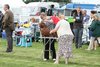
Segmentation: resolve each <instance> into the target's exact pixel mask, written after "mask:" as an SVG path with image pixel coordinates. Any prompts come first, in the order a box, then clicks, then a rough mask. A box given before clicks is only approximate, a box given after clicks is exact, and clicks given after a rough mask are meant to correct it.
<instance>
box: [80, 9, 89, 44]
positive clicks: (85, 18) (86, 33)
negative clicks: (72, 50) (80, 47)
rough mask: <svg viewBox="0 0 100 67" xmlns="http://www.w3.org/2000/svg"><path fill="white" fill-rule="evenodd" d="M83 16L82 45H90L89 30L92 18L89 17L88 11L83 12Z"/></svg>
mask: <svg viewBox="0 0 100 67" xmlns="http://www.w3.org/2000/svg"><path fill="white" fill-rule="evenodd" d="M82 14H83V27H84V28H83V36H82V43H83V44H84V43H88V40H89V30H88V23H89V19H90V16H89V15H87V11H86V10H83V11H82Z"/></svg>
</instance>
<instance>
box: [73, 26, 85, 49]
mask: <svg viewBox="0 0 100 67" xmlns="http://www.w3.org/2000/svg"><path fill="white" fill-rule="evenodd" d="M73 32H74V36H75V46H76V48H80V47H82V34H83V28H80V27H78V28H75V29H73Z"/></svg>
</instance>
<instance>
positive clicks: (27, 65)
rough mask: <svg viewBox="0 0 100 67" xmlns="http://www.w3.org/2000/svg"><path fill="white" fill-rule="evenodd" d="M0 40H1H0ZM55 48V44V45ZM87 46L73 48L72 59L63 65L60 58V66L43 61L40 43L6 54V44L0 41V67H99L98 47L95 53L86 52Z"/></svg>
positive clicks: (16, 48) (99, 55) (18, 48)
mask: <svg viewBox="0 0 100 67" xmlns="http://www.w3.org/2000/svg"><path fill="white" fill-rule="evenodd" d="M0 40H1V39H0ZM55 46H56V48H57V44H56V45H55ZM86 48H87V45H84V46H83V47H82V48H80V49H75V47H74V46H73V58H71V59H70V60H69V64H68V65H66V64H64V58H61V60H60V64H53V62H54V61H52V60H49V61H43V59H42V58H43V45H42V43H41V42H39V43H36V42H33V45H32V47H27V48H26V47H16V46H15V45H14V51H13V52H12V53H6V52H5V50H6V43H5V41H4V40H2V41H0V67H100V47H97V50H95V51H86V50H85V49H86Z"/></svg>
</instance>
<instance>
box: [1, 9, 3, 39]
mask: <svg viewBox="0 0 100 67" xmlns="http://www.w3.org/2000/svg"><path fill="white" fill-rule="evenodd" d="M2 19H3V13H2V12H1V11H0V37H2Z"/></svg>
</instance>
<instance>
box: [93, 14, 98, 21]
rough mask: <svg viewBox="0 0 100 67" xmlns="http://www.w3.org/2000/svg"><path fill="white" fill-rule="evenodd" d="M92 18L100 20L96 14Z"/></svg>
mask: <svg viewBox="0 0 100 67" xmlns="http://www.w3.org/2000/svg"><path fill="white" fill-rule="evenodd" d="M92 18H93V19H94V20H100V17H99V16H98V14H94V15H93V16H92Z"/></svg>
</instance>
